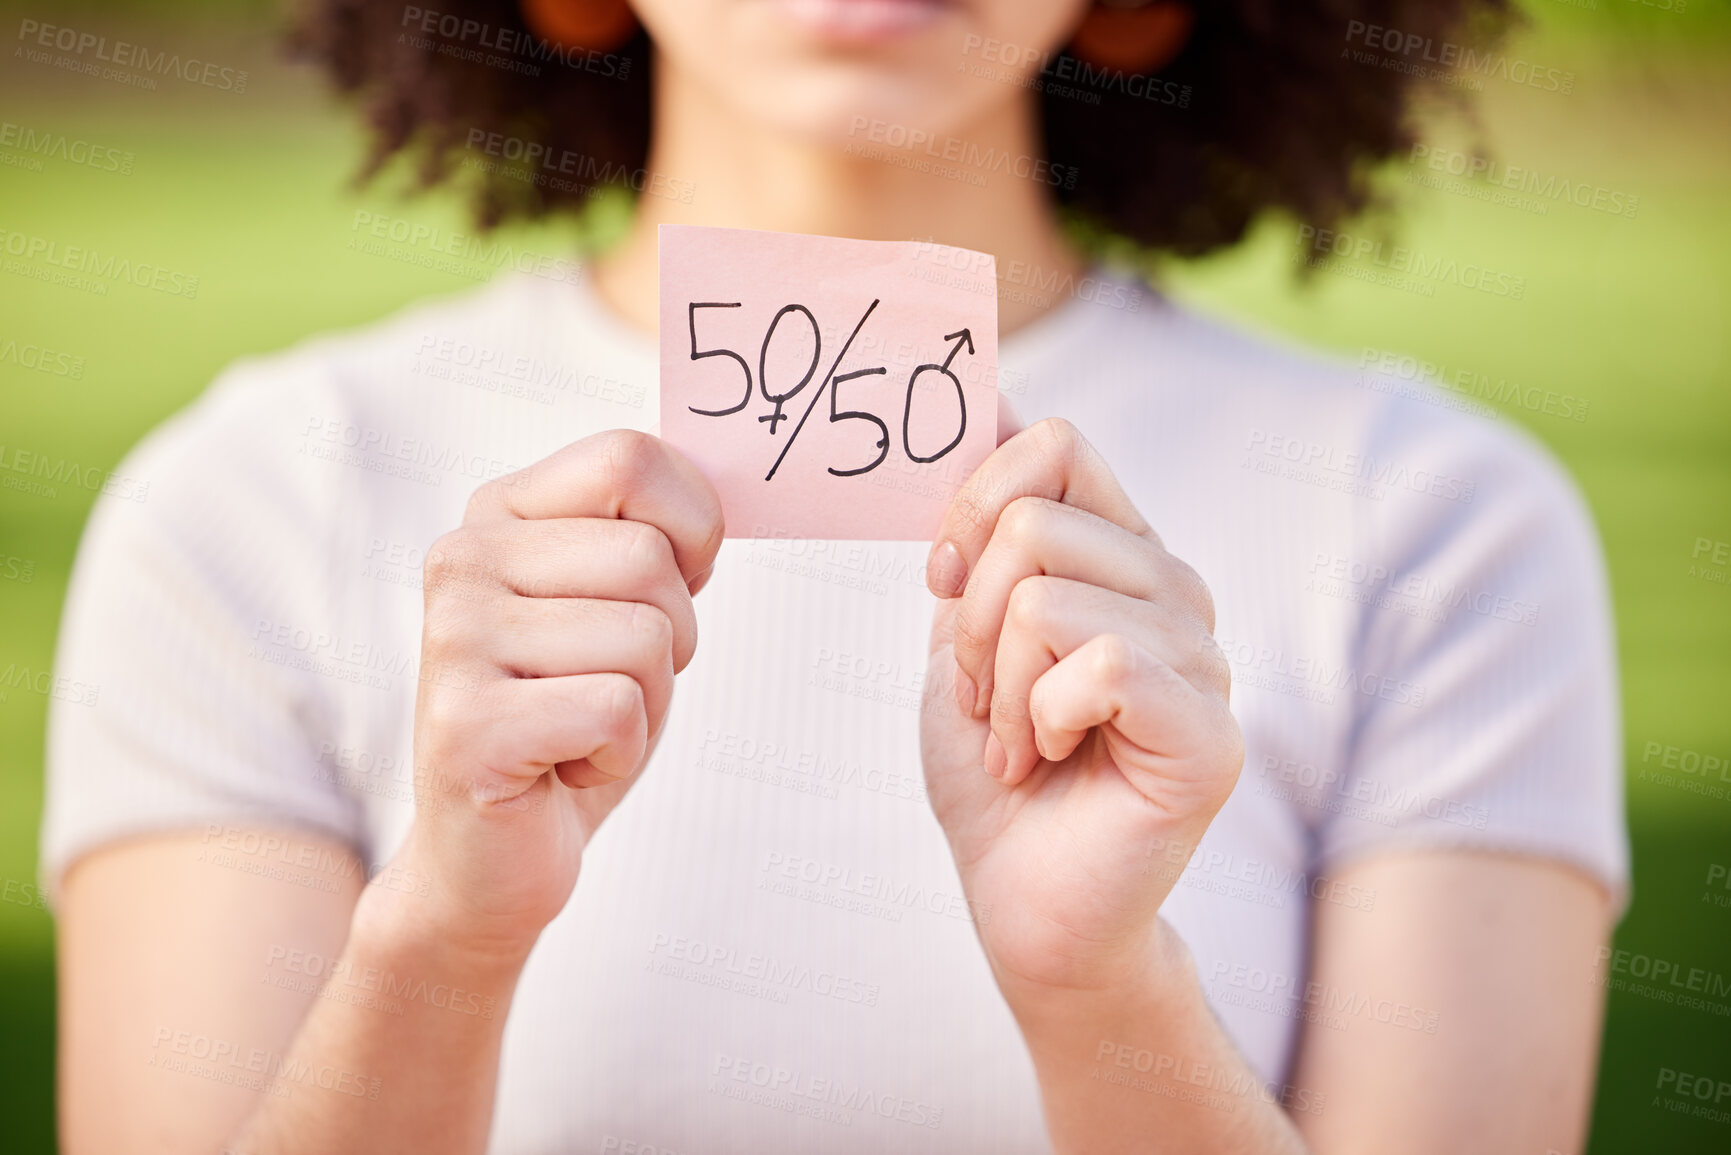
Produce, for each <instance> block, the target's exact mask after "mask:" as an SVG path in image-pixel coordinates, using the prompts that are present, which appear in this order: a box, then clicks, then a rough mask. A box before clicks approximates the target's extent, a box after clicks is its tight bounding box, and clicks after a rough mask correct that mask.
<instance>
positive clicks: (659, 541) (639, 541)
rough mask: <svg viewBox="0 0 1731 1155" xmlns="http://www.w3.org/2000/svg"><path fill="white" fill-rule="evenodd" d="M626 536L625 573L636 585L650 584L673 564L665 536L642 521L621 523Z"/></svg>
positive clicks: (670, 548)
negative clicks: (639, 583)
mask: <svg viewBox="0 0 1731 1155" xmlns="http://www.w3.org/2000/svg"><path fill="white" fill-rule="evenodd" d="M619 525H620V526H621V529H620V530H619V532H620V533H622V534H624V536H625V569H626V573H627V574H628V575H629V576H630V577H631V578H632V579H634V580H635V581H638V582H645V583H647V582H653V581H656V580H658V579H660V578H662V577H664V576H666V574H667V572H668V570H669V569H670V568H671V567H672V565H673V546H672V545H671V544H669V542H668V540H667V535H666V534H664V533H662V532H661V531H660V530H659V529H656V528H655V527H654V526H653V525H650V524H648V523H647V522H642V521H622V522H620V523H619Z"/></svg>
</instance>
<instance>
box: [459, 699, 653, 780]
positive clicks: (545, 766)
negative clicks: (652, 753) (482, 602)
mask: <svg viewBox="0 0 1731 1155" xmlns="http://www.w3.org/2000/svg"><path fill="white" fill-rule="evenodd" d="M504 688H505V692H504V693H503V694H501V695H500V707H499V709H498V710H497V711H496V713H495V714H494V717H493V722H492V728H493V734H492V735H491V736H490V743H491V744H490V745H489V746H484V747H482V748H483V749H489V748H490V749H495V750H498V751H499V752H500V753H499V757H500V758H501V759H502V760H503V762H504V765H503V766H501V767H499V768H498V769H500V770H501V771H503V772H506V773H510V774H511V775H512V776H514V777H521V776H531V775H533V776H539V775H541V774H544V773H546V772H547V771H548V770H553V769H555V768H557V769H558V772H559V780H560V781H561V782H563V783H565V785H567V786H571V787H583V786H599V785H602V784H604V783H607V782H616V781H619V780H620V779H622V778H627V777H629V776H630V775H631V774H632V773H634V772H635V771H636V769H637V766H638V763H640V762H641V761H642V760H643V755H644V752H645V751H646V750H647V749H648V744H649V725H648V715H647V713H646V712H645V710H644V704H643V692H642V689H641V688H640V687H639V686H638V685H637V683H636V682H635V681H633V680H632V679H631V678H628V677H626V676H625V675H623V674H610V673H609V674H578V675H575V676H573V677H567V678H526V679H520V680H516V681H511V682H507V683H504Z"/></svg>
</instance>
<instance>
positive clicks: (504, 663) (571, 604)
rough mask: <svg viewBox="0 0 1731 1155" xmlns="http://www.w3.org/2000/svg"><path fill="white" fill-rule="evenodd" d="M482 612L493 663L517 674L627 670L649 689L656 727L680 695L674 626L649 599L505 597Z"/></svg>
mask: <svg viewBox="0 0 1731 1155" xmlns="http://www.w3.org/2000/svg"><path fill="white" fill-rule="evenodd" d="M500 603H501V604H500V605H498V606H497V607H495V608H494V610H493V611H492V612H490V613H488V614H484V615H481V620H482V625H481V627H480V628H482V629H485V630H487V631H489V632H490V633H491V634H492V645H491V647H490V657H491V660H492V662H493V663H494V665H495V666H496V667H497V668H498V669H499V670H501V671H503V672H504V673H506V674H508V675H510V676H512V677H516V678H560V677H569V676H570V675H573V674H624V675H625V676H626V677H628V678H631V679H632V680H633V681H635V682H636V683H637V684H638V685H639V686H640V687H642V689H643V702H644V708H645V709H646V710H647V711H648V715H649V729H650V731H651V732H653V731H654V730H655V728H656V724H657V721H658V720H659V719H660V717H661V715H662V714H663V713H664V712H665V711H666V709H667V703H668V700H669V699H670V698H671V697H672V696H673V674H674V666H673V623H672V622H671V621H669V620H668V618H667V615H666V614H664V613H662V612H661V610H660V609H658V608H657V607H655V606H653V605H649V604H647V603H645V602H612V601H599V600H595V599H591V598H581V599H575V598H573V599H567V598H518V597H506V598H501V599H500Z"/></svg>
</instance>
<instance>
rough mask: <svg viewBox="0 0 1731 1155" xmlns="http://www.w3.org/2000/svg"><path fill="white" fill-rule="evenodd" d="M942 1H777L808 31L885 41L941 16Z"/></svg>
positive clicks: (831, 36) (834, 37) (840, 37)
mask: <svg viewBox="0 0 1731 1155" xmlns="http://www.w3.org/2000/svg"><path fill="white" fill-rule="evenodd" d="M949 6H950V5H949V4H948V3H947V2H946V0H780V7H781V10H782V11H783V12H784V13H786V14H787V16H788V18H789V19H791V20H792V21H793V22H794V23H795V24H797V25H799V26H800V27H801V28H803V29H805V30H807V31H808V32H812V33H815V34H817V35H819V36H822V37H823V38H825V39H831V40H867V41H869V40H888V39H891V38H893V37H896V36H901V35H904V34H906V33H908V32H913V31H917V30H918V29H921V28H924V27H926V26H927V25H929V24H932V23H934V22H936V21H937V20H939V19H941V18H942V16H943V14H944V11H945V10H946V9H947V8H948V7H949Z"/></svg>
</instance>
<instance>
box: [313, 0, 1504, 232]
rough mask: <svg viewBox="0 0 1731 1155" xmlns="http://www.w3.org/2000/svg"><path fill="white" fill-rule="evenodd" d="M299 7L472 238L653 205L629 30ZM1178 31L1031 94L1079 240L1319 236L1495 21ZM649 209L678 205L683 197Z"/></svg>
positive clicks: (456, 8) (325, 59)
mask: <svg viewBox="0 0 1731 1155" xmlns="http://www.w3.org/2000/svg"><path fill="white" fill-rule="evenodd" d="M306 3H307V4H308V7H307V8H306V10H305V11H304V14H303V16H302V18H301V20H300V21H299V23H298V24H297V26H296V28H295V31H294V34H293V43H294V45H295V46H296V47H297V48H298V50H299V51H300V52H302V53H303V54H306V55H310V56H311V57H313V58H315V59H316V60H318V61H320V62H321V63H322V64H323V65H324V67H325V68H326V69H327V70H328V71H329V73H330V75H331V76H332V78H333V79H334V81H335V83H336V86H337V88H338V89H339V90H340V91H342V92H344V93H347V94H351V95H354V96H356V97H358V98H359V100H360V101H361V103H362V105H363V107H364V109H365V114H366V116H367V119H368V121H369V122H370V124H371V127H372V129H373V144H372V151H371V155H370V158H369V162H368V165H367V173H368V175H370V174H371V173H372V172H375V171H377V169H378V168H380V167H381V166H382V165H384V164H385V162H387V161H388V160H389V159H390V158H391V157H393V156H395V155H398V154H406V155H408V156H410V157H413V158H415V161H416V164H417V173H418V178H419V180H420V182H421V183H422V184H423V185H433V184H438V183H442V182H446V181H450V180H452V179H456V180H457V181H458V182H459V183H460V184H462V185H463V186H464V187H465V188H466V190H467V192H468V194H469V196H470V198H471V201H472V205H473V208H474V212H475V216H476V219H477V220H478V222H479V223H481V224H482V225H488V226H490V225H492V224H495V223H498V222H499V221H502V220H505V219H509V218H512V217H534V216H540V215H542V214H544V213H547V212H549V211H552V210H559V209H566V208H573V207H580V206H582V205H583V204H585V203H587V201H588V198H589V197H590V196H591V195H593V193H594V192H595V191H596V190H597V189H598V188H601V187H605V186H607V185H630V186H631V187H633V188H634V189H636V190H637V191H639V192H642V191H645V188H646V186H647V190H648V191H651V192H655V191H657V190H656V189H655V188H654V187H653V182H657V181H660V180H661V178H660V177H657V176H654V175H652V174H647V173H644V172H643V171H642V166H643V164H644V163H645V157H646V154H647V151H648V141H649V124H650V113H649V101H650V95H649V94H650V84H649V80H650V78H649V67H650V46H649V41H648V38H647V36H646V35H645V34H644V33H643V32H642V31H641V30H639V31H638V32H637V33H636V35H635V36H634V37H633V38H632V39H631V40H630V41H629V42H627V43H626V44H624V45H622V46H621V47H620V48H618V49H617V50H616V51H614V52H612V53H595V52H584V51H581V50H565V49H561V48H558V47H556V46H553V45H550V44H548V43H546V42H545V41H541V40H539V39H537V38H536V37H534V36H533V35H532V34H530V33H529V31H528V29H527V27H526V26H525V24H524V23H523V18H522V15H521V13H520V11H519V9H518V4H517V0H423V4H424V5H425V7H423V6H418V5H409V4H405V3H403V2H402V0H306ZM434 5H436V7H434ZM1195 14H1196V19H1195V22H1194V25H1193V27H1192V29H1191V32H1190V36H1189V39H1188V40H1187V42H1186V43H1185V45H1184V47H1183V49H1182V50H1181V51H1180V52H1179V54H1178V56H1177V58H1176V59H1174V60H1173V61H1172V62H1171V63H1170V64H1168V65H1167V66H1166V67H1165V68H1164V69H1162V70H1161V73H1160V76H1159V77H1158V78H1156V79H1152V80H1151V79H1150V78H1145V77H1130V76H1126V75H1124V74H1122V73H1117V72H1113V71H1111V70H1104V69H1098V68H1093V67H1091V66H1089V65H1086V64H1084V63H1082V62H1080V61H1078V60H1076V59H1075V58H1073V57H1070V56H1068V55H1062V54H1059V55H1054V56H1053V57H1052V58H1051V59H1050V60H1048V61H1046V62H1045V69H1044V72H1043V73H1042V81H1043V86H1042V95H1041V98H1040V99H1041V101H1042V106H1043V115H1044V124H1045V135H1046V149H1047V157H1046V159H1047V160H1048V161H1049V162H1050V171H1052V172H1056V173H1057V174H1058V178H1057V179H1054V180H1052V181H1051V182H1050V183H1051V184H1052V188H1053V193H1054V195H1055V197H1056V198H1057V200H1058V202H1059V203H1060V204H1061V205H1063V206H1065V207H1066V208H1067V209H1069V210H1072V212H1073V213H1074V214H1075V215H1076V216H1077V217H1079V218H1080V219H1082V220H1083V221H1085V222H1088V223H1089V224H1090V225H1091V226H1093V228H1094V229H1095V230H1097V231H1100V232H1104V233H1107V234H1115V235H1117V236H1119V237H1123V238H1127V239H1129V240H1130V241H1133V242H1135V243H1136V244H1139V245H1142V246H1146V247H1148V248H1151V249H1156V250H1163V251H1167V252H1171V253H1176V254H1184V255H1195V254H1201V253H1205V252H1208V251H1210V250H1212V249H1216V248H1219V247H1221V246H1224V245H1230V244H1232V243H1234V242H1236V241H1237V240H1239V239H1240V238H1241V237H1242V236H1243V235H1244V233H1245V231H1246V229H1247V228H1248V227H1249V226H1250V224H1251V223H1252V222H1253V221H1254V220H1255V219H1256V218H1257V217H1258V216H1259V215H1261V214H1262V213H1263V212H1265V211H1267V210H1270V209H1276V210H1283V211H1285V212H1287V213H1290V214H1291V215H1293V216H1294V217H1296V218H1297V219H1298V220H1300V221H1302V222H1306V223H1309V224H1312V225H1315V226H1317V227H1318V228H1324V227H1329V226H1332V225H1334V224H1335V223H1337V222H1338V221H1339V220H1340V219H1342V218H1343V217H1345V216H1347V215H1350V214H1352V213H1354V212H1356V211H1358V210H1359V209H1361V208H1363V207H1364V205H1365V204H1366V202H1367V199H1368V197H1369V184H1368V180H1367V177H1368V173H1369V170H1370V169H1371V168H1372V167H1374V165H1375V163H1376V162H1377V161H1380V160H1382V159H1383V158H1385V157H1388V156H1389V155H1391V154H1393V153H1395V152H1398V151H1400V150H1402V149H1404V148H1406V147H1407V146H1408V145H1410V143H1411V138H1410V136H1409V129H1408V126H1407V115H1406V114H1407V109H1408V105H1409V104H1410V103H1411V101H1412V99H1413V97H1414V94H1415V92H1416V91H1417V90H1418V89H1419V88H1421V87H1422V86H1425V85H1427V84H1433V83H1436V82H1437V81H1442V82H1443V84H1445V85H1446V82H1447V79H1448V78H1449V76H1450V72H1449V66H1450V65H1451V64H1452V63H1454V62H1455V61H1458V60H1459V58H1460V55H1461V53H1462V52H1463V51H1464V48H1463V47H1462V46H1472V47H1474V48H1476V49H1477V50H1478V51H1480V52H1482V51H1483V45H1484V44H1485V43H1486V42H1488V41H1489V40H1490V39H1491V38H1493V37H1494V36H1495V35H1496V34H1498V33H1499V32H1500V31H1501V30H1502V28H1503V26H1504V24H1505V23H1506V17H1507V15H1508V4H1507V0H1308V2H1297V0H1284V2H1283V0H1196V3H1195ZM1480 59H1482V57H1480ZM975 61H977V62H979V63H980V64H981V66H982V67H988V68H989V67H1002V66H1001V65H994V64H991V63H988V62H985V61H981V60H980V59H979V56H978V54H976V55H975ZM975 61H970V62H969V63H974V62H975ZM1439 62H1440V63H1439ZM1439 87H1441V85H1439ZM658 195H674V196H678V195H681V189H680V185H679V183H678V182H677V181H673V182H672V183H671V184H670V185H668V184H663V185H662V187H661V189H660V193H659V194H658Z"/></svg>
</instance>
